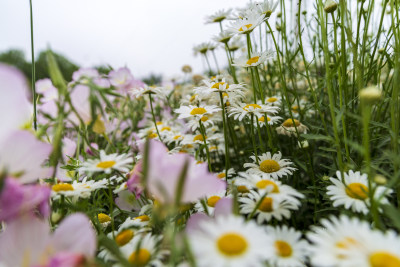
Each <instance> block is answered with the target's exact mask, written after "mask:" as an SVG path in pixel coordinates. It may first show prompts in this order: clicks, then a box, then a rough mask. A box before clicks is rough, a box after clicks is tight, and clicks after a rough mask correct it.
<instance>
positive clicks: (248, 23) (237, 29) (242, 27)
mask: <svg viewBox="0 0 400 267" xmlns="http://www.w3.org/2000/svg"><path fill="white" fill-rule="evenodd" d="M246 15H247V17H244V18H243V19H238V20H236V21H235V22H233V23H232V24H231V25H229V27H228V30H229V31H230V32H233V33H239V34H248V33H251V32H252V31H253V30H254V29H255V28H256V27H257V26H258V25H260V24H261V23H262V22H263V21H264V18H265V16H264V14H263V15H260V14H258V13H257V12H251V13H248V14H246Z"/></svg>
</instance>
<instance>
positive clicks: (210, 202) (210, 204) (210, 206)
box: [194, 190, 232, 216]
mask: <svg viewBox="0 0 400 267" xmlns="http://www.w3.org/2000/svg"><path fill="white" fill-rule="evenodd" d="M225 193H226V191H225V190H223V191H220V192H218V193H216V194H213V195H209V196H207V197H206V198H205V199H203V201H204V203H205V205H206V208H207V214H208V215H210V216H212V215H214V209H215V205H217V203H218V201H219V200H220V199H221V198H224V197H229V198H230V197H232V196H230V195H228V196H225ZM194 208H195V210H196V211H197V212H205V209H204V206H203V203H202V201H201V200H200V201H198V202H196V204H195V205H194Z"/></svg>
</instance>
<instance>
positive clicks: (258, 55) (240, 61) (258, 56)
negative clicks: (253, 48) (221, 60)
mask: <svg viewBox="0 0 400 267" xmlns="http://www.w3.org/2000/svg"><path fill="white" fill-rule="evenodd" d="M273 54H274V52H272V51H266V52H252V53H251V56H250V59H249V58H248V56H247V55H245V54H243V55H242V56H240V57H238V58H236V59H234V61H233V64H232V65H234V66H238V67H242V68H249V67H256V66H258V65H260V64H263V63H264V62H265V61H267V60H268V59H270V58H273Z"/></svg>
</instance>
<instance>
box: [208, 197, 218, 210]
mask: <svg viewBox="0 0 400 267" xmlns="http://www.w3.org/2000/svg"><path fill="white" fill-rule="evenodd" d="M220 199H221V197H219V196H212V197H209V198H208V199H207V205H208V206H210V207H213V208H214V207H215V205H216V204H217V203H218V201H219V200H220Z"/></svg>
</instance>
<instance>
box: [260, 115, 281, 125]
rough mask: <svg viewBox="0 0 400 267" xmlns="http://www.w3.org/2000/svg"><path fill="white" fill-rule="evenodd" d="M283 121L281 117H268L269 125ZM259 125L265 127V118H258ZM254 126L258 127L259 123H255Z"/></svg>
mask: <svg viewBox="0 0 400 267" xmlns="http://www.w3.org/2000/svg"><path fill="white" fill-rule="evenodd" d="M280 120H282V117H279V116H267V123H268V125H275V124H278V123H279V121H280ZM258 125H260V126H265V125H266V124H265V116H261V117H259V118H258ZM254 126H257V122H254Z"/></svg>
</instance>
